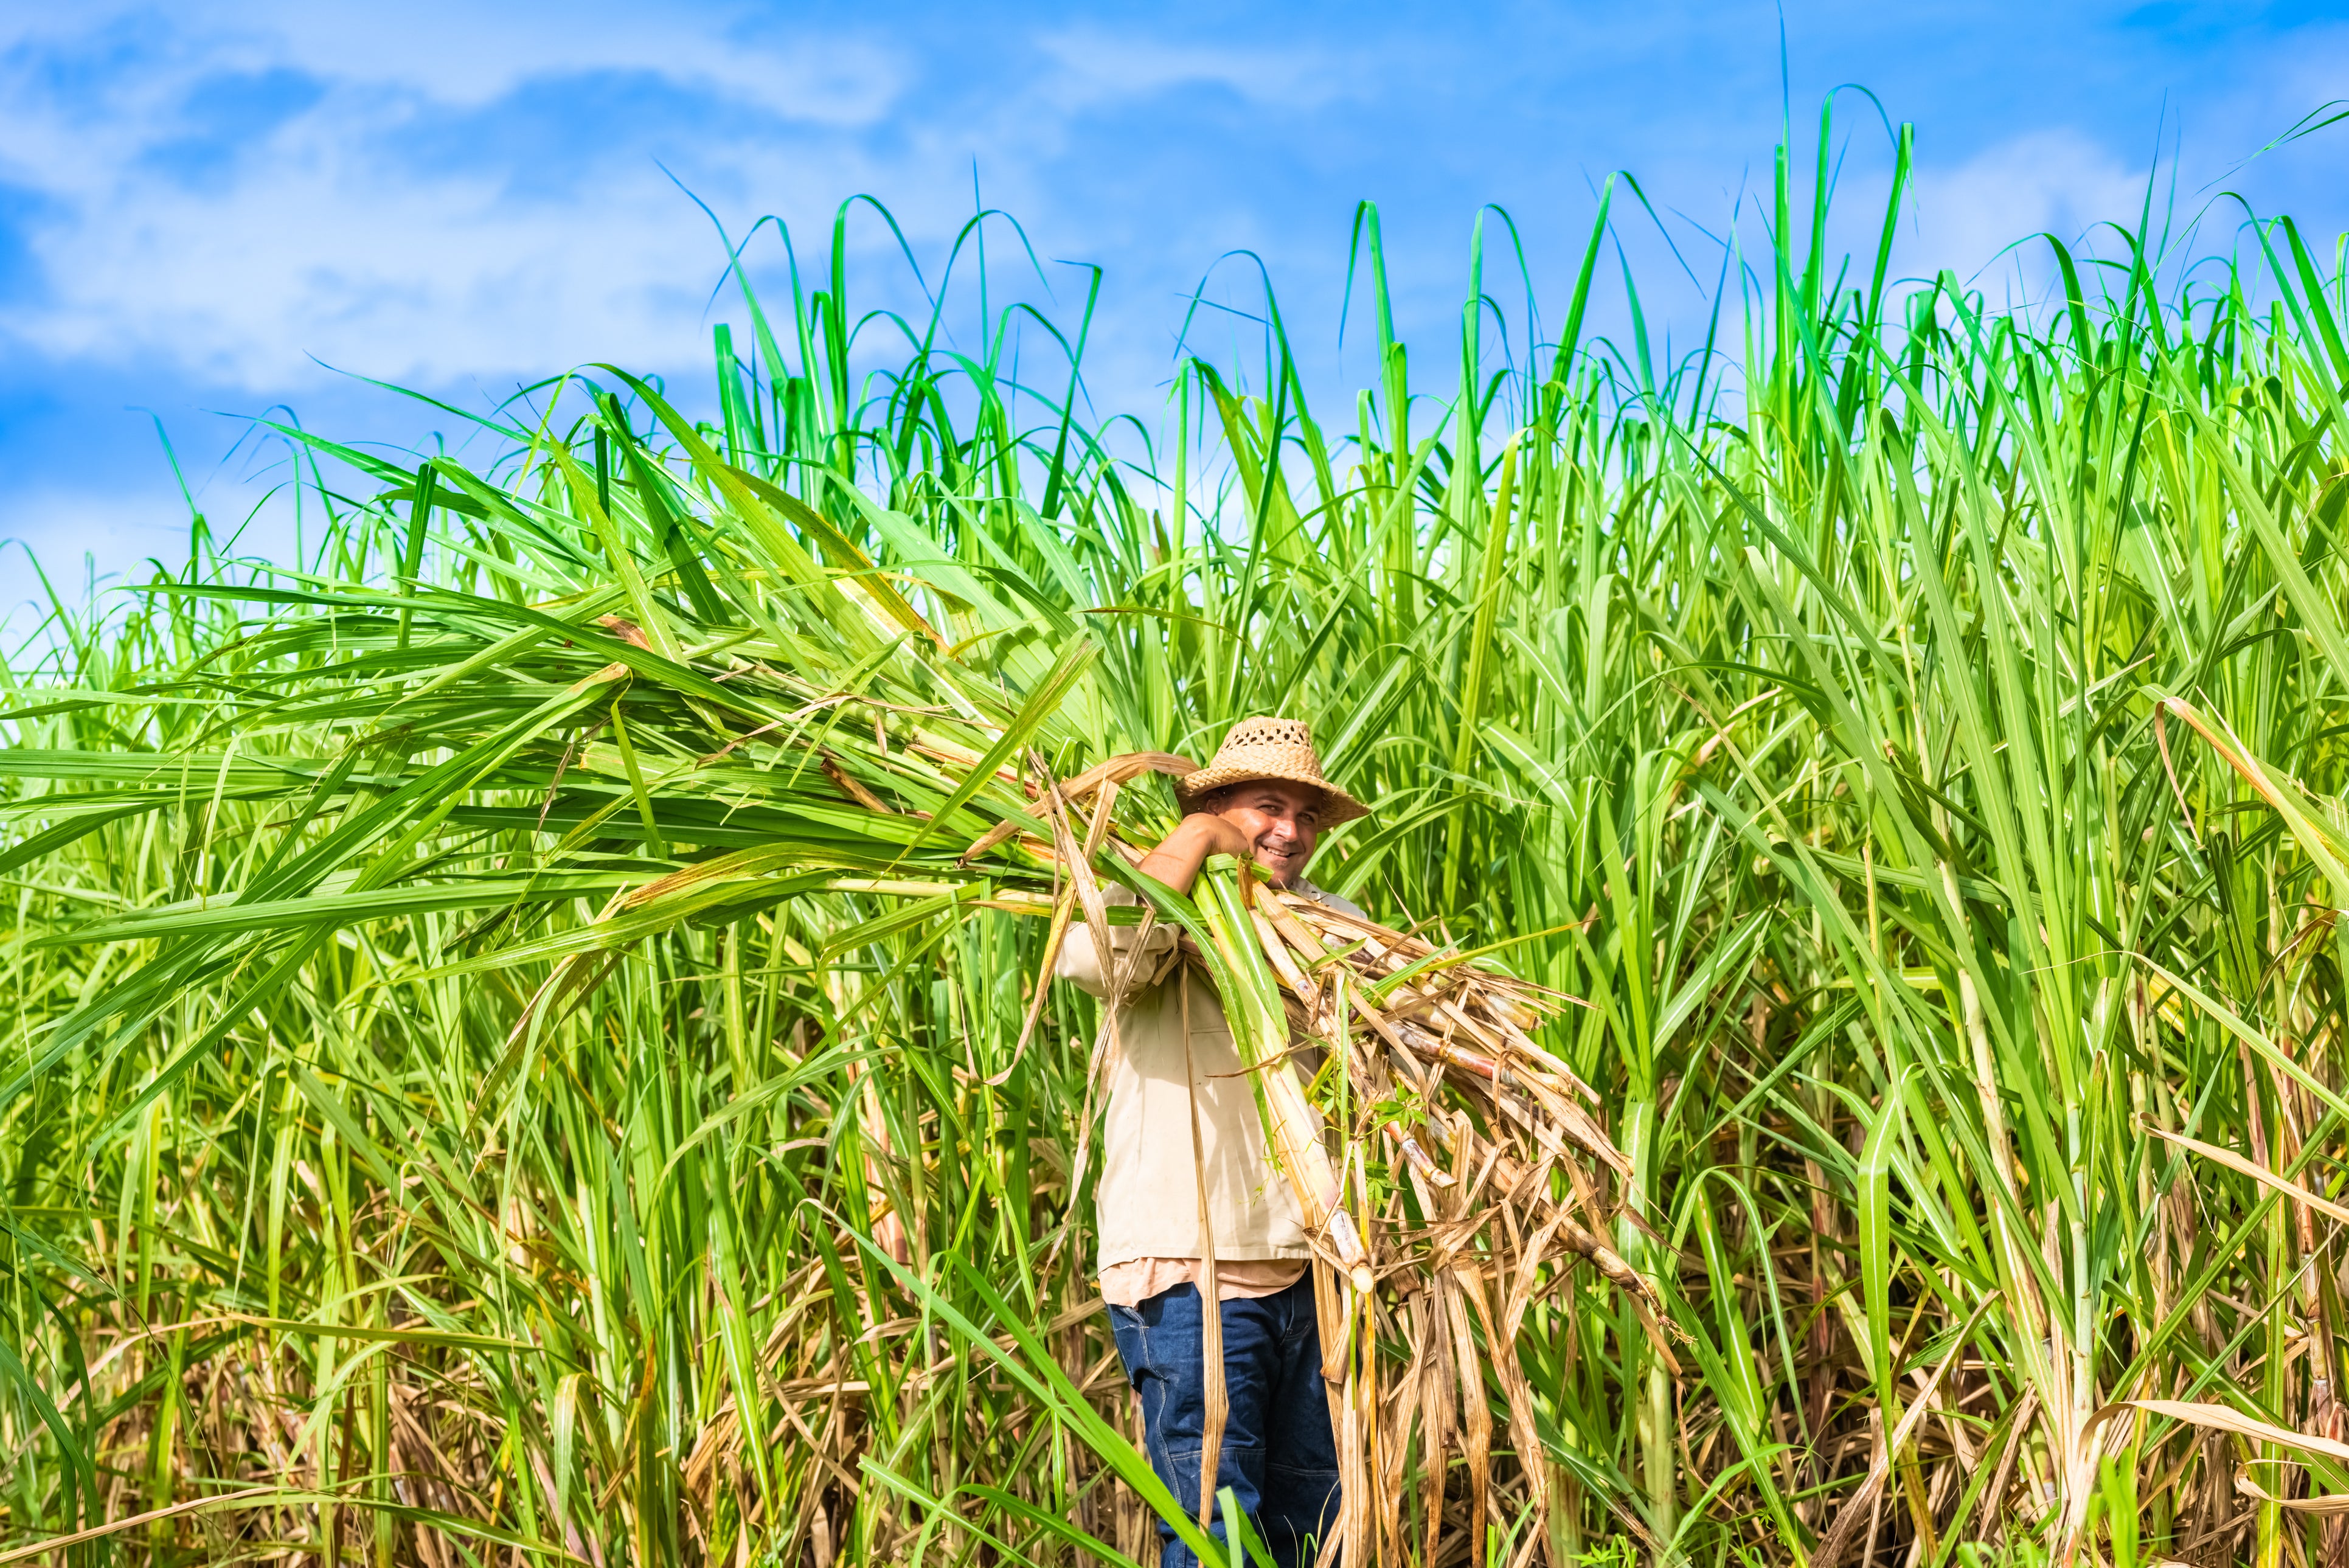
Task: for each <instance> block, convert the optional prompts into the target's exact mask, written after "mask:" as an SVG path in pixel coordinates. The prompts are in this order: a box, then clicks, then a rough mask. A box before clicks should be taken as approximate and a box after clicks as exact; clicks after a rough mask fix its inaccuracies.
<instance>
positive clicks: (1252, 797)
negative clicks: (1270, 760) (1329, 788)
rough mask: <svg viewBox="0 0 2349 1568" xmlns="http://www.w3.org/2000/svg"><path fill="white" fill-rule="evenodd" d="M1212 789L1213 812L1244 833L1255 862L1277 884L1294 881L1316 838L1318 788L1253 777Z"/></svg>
mask: <svg viewBox="0 0 2349 1568" xmlns="http://www.w3.org/2000/svg"><path fill="white" fill-rule="evenodd" d="M1217 793H1218V794H1219V795H1220V796H1221V797H1222V799H1221V800H1220V801H1219V802H1218V803H1217V804H1216V808H1215V811H1216V816H1218V817H1221V818H1222V819H1223V820H1225V821H1226V822H1229V823H1231V824H1232V825H1233V826H1234V827H1236V828H1237V829H1238V830H1240V831H1241V832H1243V833H1245V834H1247V841H1248V842H1249V843H1250V844H1252V845H1254V846H1255V849H1256V858H1257V864H1258V865H1261V866H1262V867H1263V868H1264V870H1265V872H1267V874H1268V875H1269V876H1270V877H1271V878H1272V880H1273V881H1274V882H1278V883H1279V884H1280V885H1281V886H1282V887H1292V886H1294V885H1296V882H1297V879H1298V878H1299V876H1300V875H1302V874H1303V873H1304V871H1305V862H1306V861H1309V860H1311V859H1312V858H1313V844H1314V841H1315V840H1317V839H1319V837H1320V836H1321V791H1320V790H1319V789H1314V788H1313V787H1312V786H1310V785H1307V784H1291V783H1290V782H1288V780H1287V779H1252V780H1250V781H1249V782H1247V783H1245V784H1234V785H1232V786H1230V787H1229V788H1228V789H1222V790H1219V791H1217Z"/></svg>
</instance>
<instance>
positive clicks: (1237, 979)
mask: <svg viewBox="0 0 2349 1568" xmlns="http://www.w3.org/2000/svg"><path fill="white" fill-rule="evenodd" d="M1246 875H1247V872H1238V873H1237V875H1235V873H1234V872H1229V871H1226V870H1224V869H1222V868H1221V867H1218V866H1216V865H1215V864H1213V863H1212V862H1211V863H1210V864H1209V865H1208V866H1207V867H1206V869H1204V870H1202V871H1201V872H1200V873H1199V881H1198V883H1197V885H1196V887H1195V893H1194V896H1195V898H1196V899H1197V901H1198V906H1199V913H1200V916H1201V918H1202V919H1203V920H1204V921H1205V922H1206V928H1207V932H1208V934H1209V936H1210V937H1211V939H1212V940H1213V941H1214V943H1215V945H1216V954H1217V956H1218V957H1219V958H1221V959H1222V961H1223V967H1224V969H1225V972H1226V975H1228V976H1229V978H1230V982H1231V983H1230V984H1229V985H1226V987H1225V988H1224V998H1223V1000H1224V1014H1225V1016H1226V1018H1227V1019H1229V1020H1230V1022H1231V1026H1232V1044H1233V1047H1234V1048H1235V1049H1236V1050H1237V1052H1238V1055H1239V1058H1240V1067H1241V1068H1242V1069H1243V1071H1245V1072H1246V1074H1247V1079H1248V1082H1249V1083H1250V1084H1252V1085H1253V1086H1254V1087H1255V1089H1256V1096H1257V1110H1258V1111H1259V1113H1260V1114H1261V1115H1262V1116H1263V1119H1264V1129H1265V1133H1266V1136H1267V1138H1268V1140H1269V1141H1270V1143H1271V1145H1272V1153H1273V1162H1274V1164H1276V1165H1277V1166H1278V1167H1279V1169H1280V1172H1281V1174H1282V1175H1284V1176H1286V1177H1287V1178H1288V1184H1289V1187H1290V1189H1291V1191H1294V1192H1295V1193H1296V1195H1297V1203H1298V1207H1299V1209H1300V1210H1302V1211H1303V1212H1304V1215H1305V1222H1306V1225H1307V1227H1308V1229H1309V1230H1310V1231H1312V1232H1314V1233H1318V1234H1319V1235H1320V1236H1321V1238H1322V1239H1323V1241H1324V1242H1326V1243H1328V1244H1329V1246H1330V1250H1331V1251H1332V1252H1334V1253H1336V1254H1337V1255H1338V1259H1339V1261H1340V1263H1342V1264H1344V1265H1345V1268H1346V1274H1347V1278H1348V1280H1349V1281H1350V1283H1351V1284H1352V1285H1353V1287H1354V1288H1355V1289H1356V1290H1361V1291H1367V1290H1369V1289H1371V1285H1372V1284H1373V1283H1374V1281H1373V1276H1372V1274H1371V1260H1370V1250H1369V1249H1368V1248H1367V1247H1365V1246H1364V1245H1363V1244H1362V1238H1361V1232H1360V1231H1359V1230H1358V1229H1357V1227H1356V1226H1355V1224H1354V1221H1353V1216H1352V1215H1350V1214H1349V1213H1347V1212H1346V1210H1345V1207H1344V1205H1343V1204H1342V1203H1341V1202H1340V1201H1339V1190H1338V1178H1337V1172H1336V1171H1334V1170H1333V1169H1332V1167H1331V1165H1330V1151H1329V1150H1328V1149H1327V1148H1325V1147H1324V1146H1323V1144H1322V1141H1321V1117H1320V1114H1319V1112H1318V1111H1316V1110H1315V1109H1313V1107H1312V1105H1311V1104H1310V1103H1309V1102H1308V1101H1307V1099H1306V1098H1305V1091H1304V1090H1303V1089H1302V1088H1299V1086H1298V1083H1297V1078H1296V1076H1295V1075H1294V1074H1292V1073H1289V1072H1288V1071H1286V1070H1283V1068H1282V1067H1281V1066H1280V1065H1278V1063H1276V1062H1275V1060H1274V1058H1275V1057H1278V1056H1279V1055H1280V1054H1281V1053H1282V1052H1283V1051H1285V1050H1286V1049H1287V1048H1288V1021H1287V1019H1286V1018H1285V1017H1284V1016H1282V1013H1281V1008H1280V993H1279V990H1278V984H1277V982H1276V981H1275V980H1274V979H1273V975H1272V970H1271V967H1270V965H1269V961H1268V959H1267V957H1266V955H1265V951H1264V946H1263V944H1262V943H1261V941H1260V940H1259V939H1258V938H1257V933H1256V927H1255V923H1254V922H1253V921H1252V920H1251V919H1250V918H1249V916H1248V912H1247V906H1246V904H1245V903H1244V902H1243V899H1244V896H1245V895H1244V894H1243V892H1242V884H1241V882H1240V881H1239V878H1240V877H1244V876H1246Z"/></svg>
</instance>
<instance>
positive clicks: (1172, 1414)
mask: <svg viewBox="0 0 2349 1568" xmlns="http://www.w3.org/2000/svg"><path fill="white" fill-rule="evenodd" d="M1223 1318H1224V1388H1225V1392H1226V1396H1227V1397H1228V1398H1229V1400H1230V1408H1231V1413H1230V1415H1229V1416H1228V1417H1227V1418H1226V1420H1225V1423H1224V1448H1223V1457H1222V1459H1221V1460H1220V1461H1219V1462H1218V1463H1217V1465H1216V1488H1217V1489H1218V1490H1221V1489H1222V1488H1225V1487H1229V1488H1231V1490H1232V1495H1233V1498H1234V1499H1235V1501H1237V1502H1238V1503H1239V1505H1240V1507H1241V1508H1242V1509H1243V1510H1245V1511H1247V1515H1248V1522H1249V1524H1250V1525H1251V1526H1252V1527H1253V1528H1254V1529H1255V1530H1256V1532H1257V1534H1258V1535H1259V1536H1261V1537H1262V1538H1263V1540H1264V1542H1265V1544H1266V1546H1267V1547H1268V1548H1269V1549H1270V1551H1271V1553H1272V1557H1273V1561H1274V1562H1276V1563H1279V1564H1280V1565H1281V1568H1298V1565H1299V1564H1309V1563H1311V1562H1312V1561H1313V1553H1314V1551H1315V1550H1317V1549H1318V1546H1319V1542H1321V1541H1322V1540H1324V1539H1326V1538H1327V1537H1328V1535H1329V1533H1330V1531H1331V1530H1332V1529H1333V1528H1335V1527H1336V1525H1337V1522H1338V1445H1337V1443H1336V1442H1335V1440H1333V1439H1332V1438H1331V1437H1330V1405H1329V1400H1328V1398H1327V1397H1326V1396H1325V1395H1324V1394H1323V1393H1322V1387H1323V1385H1322V1381H1321V1331H1320V1326H1319V1323H1318V1322H1317V1321H1316V1319H1315V1317H1314V1314H1313V1274H1312V1272H1311V1271H1310V1270H1308V1271H1307V1272H1306V1274H1305V1277H1304V1278H1303V1279H1300V1280H1299V1281H1298V1282H1297V1283H1296V1284H1293V1285H1290V1286H1289V1287H1288V1289H1287V1290H1284V1291H1281V1292H1279V1293H1278V1295H1268V1296H1259V1297H1257V1298H1256V1299H1254V1300H1247V1301H1227V1302H1225V1303H1224V1304H1223ZM1109 1320H1110V1327H1111V1330H1112V1333H1114V1334H1115V1336H1116V1337H1117V1354H1118V1357H1119V1359H1121V1360H1123V1362H1124V1363H1125V1375H1126V1377H1127V1378H1128V1379H1129V1380H1130V1381H1131V1382H1132V1383H1133V1391H1134V1392H1135V1393H1136V1394H1138V1395H1140V1396H1141V1398H1142V1430H1143V1444H1144V1446H1145V1447H1146V1448H1147V1449H1149V1453H1150V1465H1151V1468H1152V1469H1153V1470H1156V1471H1157V1472H1158V1479H1159V1480H1163V1481H1164V1482H1165V1483H1166V1486H1167V1490H1168V1491H1172V1492H1173V1493H1174V1496H1175V1497H1176V1499H1178V1500H1179V1501H1181V1502H1182V1504H1183V1508H1184V1511H1185V1512H1187V1513H1189V1514H1190V1516H1191V1517H1192V1518H1194V1519H1196V1518H1197V1517H1198V1516H1199V1450H1200V1449H1201V1448H1202V1446H1204V1443H1205V1440H1206V1426H1207V1386H1206V1363H1205V1360H1204V1358H1203V1357H1202V1356H1201V1343H1200V1335H1201V1330H1202V1322H1201V1317H1200V1313H1199V1292H1198V1288H1197V1287H1196V1286H1195V1285H1187V1284H1182V1285H1176V1286H1175V1287H1174V1289H1173V1290H1169V1291H1162V1292H1160V1293H1159V1294H1158V1295H1154V1296H1152V1297H1151V1298H1150V1299H1149V1300H1147V1301H1145V1302H1143V1304H1142V1305H1140V1306H1112V1307H1111V1308H1110V1309H1109ZM1215 1534H1216V1539H1217V1540H1218V1541H1220V1540H1222V1539H1223V1534H1224V1525H1223V1521H1222V1520H1221V1519H1220V1518H1218V1519H1217V1520H1216V1523H1215ZM1308 1538H1310V1539H1311V1541H1312V1542H1313V1545H1311V1546H1309V1545H1308V1544H1307V1542H1308ZM1158 1539H1159V1542H1160V1543H1161V1544H1160V1548H1159V1559H1158V1561H1159V1568H1193V1565H1194V1564H1195V1563H1197V1562H1198V1558H1197V1557H1195V1555H1193V1553H1192V1552H1191V1549H1190V1548H1189V1547H1187V1546H1185V1545H1184V1544H1183V1542H1181V1541H1179V1540H1177V1539H1176V1538H1175V1535H1174V1526H1172V1525H1170V1524H1168V1523H1166V1522H1164V1520H1161V1521H1160V1522H1159V1524H1158Z"/></svg>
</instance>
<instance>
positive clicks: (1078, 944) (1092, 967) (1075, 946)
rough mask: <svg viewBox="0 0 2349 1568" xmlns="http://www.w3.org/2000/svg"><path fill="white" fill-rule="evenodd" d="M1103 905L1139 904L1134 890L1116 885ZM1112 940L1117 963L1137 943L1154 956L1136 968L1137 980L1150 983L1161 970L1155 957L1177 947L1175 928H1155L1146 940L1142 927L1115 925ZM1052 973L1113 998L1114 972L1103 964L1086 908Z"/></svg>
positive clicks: (1063, 939)
mask: <svg viewBox="0 0 2349 1568" xmlns="http://www.w3.org/2000/svg"><path fill="white" fill-rule="evenodd" d="M1135 902H1137V901H1136V900H1135V898H1134V896H1133V890H1132V889H1131V888H1125V887H1120V886H1118V885H1117V884H1115V883H1112V884H1111V885H1109V886H1107V887H1104V888H1102V903H1108V904H1131V903H1135ZM1109 941H1110V946H1111V948H1112V950H1113V953H1114V954H1115V955H1116V956H1115V959H1114V962H1116V963H1123V962H1124V957H1123V955H1124V954H1127V953H1129V952H1131V951H1132V950H1133V947H1134V946H1135V945H1136V944H1137V943H1138V944H1140V946H1141V948H1142V950H1143V953H1145V954H1152V955H1155V954H1162V953H1164V952H1165V951H1166V950H1167V949H1168V948H1170V947H1172V946H1174V927H1173V926H1169V925H1154V926H1153V927H1151V930H1150V934H1149V935H1148V937H1146V938H1145V937H1143V934H1142V927H1141V926H1139V925H1112V926H1111V927H1110V928H1109ZM1157 967H1158V965H1157V963H1156V960H1155V956H1152V957H1149V958H1144V959H1140V960H1137V961H1136V962H1135V963H1134V965H1133V977H1134V978H1136V979H1140V980H1145V981H1146V980H1147V979H1148V978H1149V977H1150V976H1151V975H1153V974H1154V973H1155V972H1156V970H1157ZM1052 973H1054V974H1055V975H1059V976H1060V977H1061V979H1063V980H1068V981H1071V982H1073V983H1074V984H1075V985H1077V986H1078V987H1079V988H1080V989H1082V990H1085V991H1089V992H1091V993H1092V995H1096V996H1106V995H1109V982H1110V973H1109V970H1108V969H1107V968H1105V967H1104V966H1103V965H1102V956H1101V948H1100V944H1098V943H1096V942H1094V941H1093V933H1092V927H1091V926H1090V925H1087V924H1086V923H1085V915H1084V911H1083V910H1082V909H1080V910H1078V911H1077V912H1076V913H1075V914H1074V915H1072V916H1071V918H1070V920H1069V929H1068V931H1067V933H1066V934H1064V935H1062V937H1061V956H1060V958H1059V959H1058V960H1057V961H1056V962H1055V963H1054V965H1053V966H1052Z"/></svg>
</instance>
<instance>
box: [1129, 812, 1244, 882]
mask: <svg viewBox="0 0 2349 1568" xmlns="http://www.w3.org/2000/svg"><path fill="white" fill-rule="evenodd" d="M1255 849H1256V846H1255V845H1253V844H1251V843H1249V842H1248V837H1247V834H1246V833H1244V832H1242V831H1240V830H1239V829H1238V827H1237V825H1235V824H1234V823H1232V822H1230V821H1227V820H1225V819H1224V818H1222V817H1218V816H1216V815H1214V814H1212V813H1210V812H1206V811H1194V812H1192V813H1191V814H1190V815H1189V816H1187V817H1185V818H1184V819H1183V820H1182V821H1180V822H1178V823H1176V824H1175V827H1174V831H1173V832H1171V833H1169V834H1167V835H1166V837H1165V839H1164V841H1162V842H1161V843H1160V844H1159V846H1158V847H1157V848H1156V849H1154V850H1153V851H1150V853H1148V854H1147V855H1144V856H1143V860H1142V865H1141V868H1140V869H1141V871H1142V872H1143V874H1144V875H1146V876H1153V877H1155V878H1157V879H1158V880H1159V881H1160V882H1164V883H1165V884H1166V885H1167V886H1168V887H1171V888H1173V889H1174V891H1175V892H1179V893H1185V894H1187V893H1188V892H1190V891H1191V884H1192V883H1194V882H1197V881H1198V880H1199V868H1200V867H1201V866H1203V865H1205V864H1206V863H1207V857H1208V856H1209V855H1230V856H1233V857H1234V858H1236V859H1238V860H1243V861H1245V860H1250V859H1253V858H1254V851H1255Z"/></svg>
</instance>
